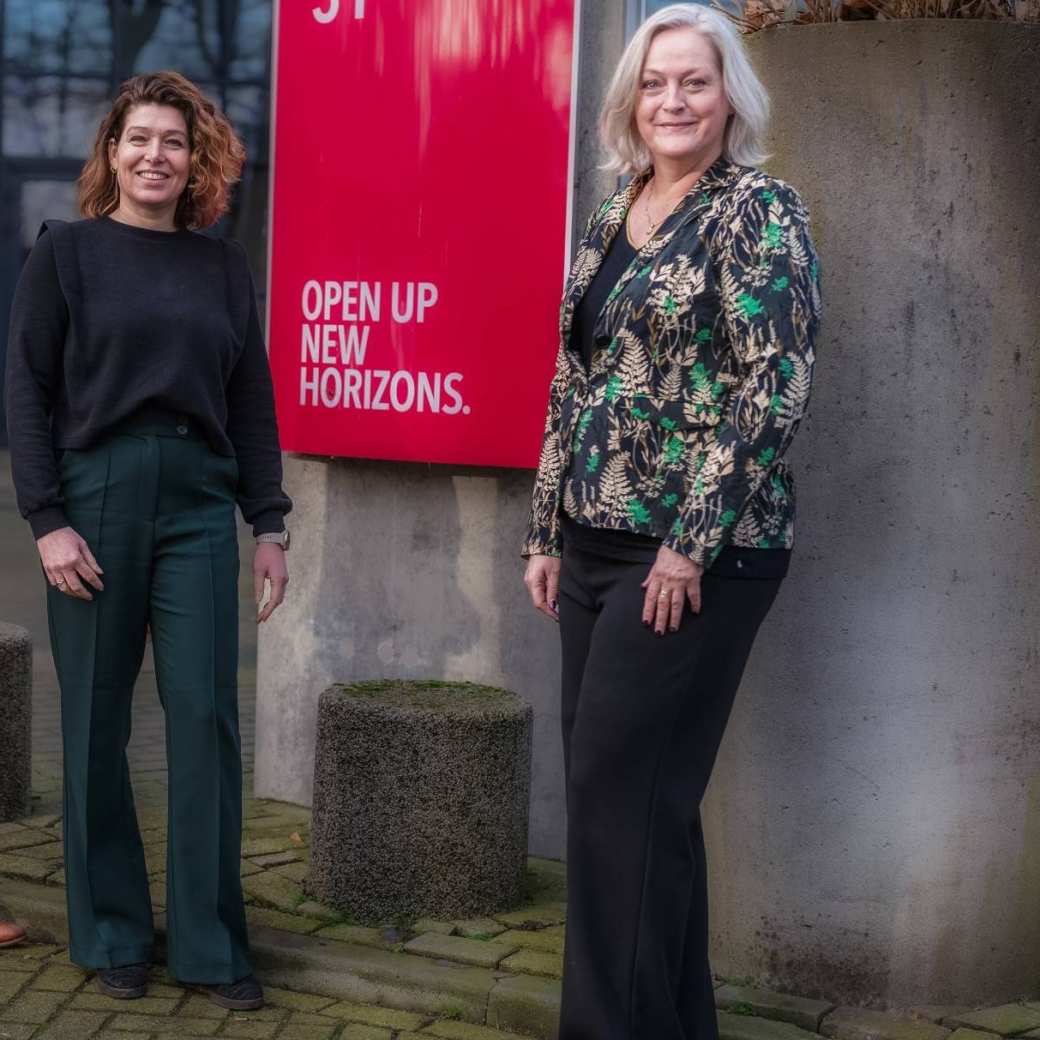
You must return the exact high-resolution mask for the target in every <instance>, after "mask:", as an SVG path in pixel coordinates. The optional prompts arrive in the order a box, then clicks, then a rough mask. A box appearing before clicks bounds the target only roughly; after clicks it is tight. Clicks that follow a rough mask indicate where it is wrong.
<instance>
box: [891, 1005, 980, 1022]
mask: <svg viewBox="0 0 1040 1040" xmlns="http://www.w3.org/2000/svg"><path fill="white" fill-rule="evenodd" d="M968 1011H971V1008H970V1007H968V1006H967V1005H966V1004H917V1005H915V1006H914V1007H912V1008H908V1009H907V1012H906V1013H907V1014H908V1015H909V1016H910V1017H911V1018H923V1019H924V1020H925V1021H926V1022H934V1023H935V1024H936V1025H938V1024H939V1023H941V1022H942V1020H943V1019H944V1018H949V1017H950V1016H951V1015H963V1014H964V1013H965V1012H968Z"/></svg>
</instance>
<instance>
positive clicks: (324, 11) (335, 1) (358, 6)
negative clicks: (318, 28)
mask: <svg viewBox="0 0 1040 1040" xmlns="http://www.w3.org/2000/svg"><path fill="white" fill-rule="evenodd" d="M328 5H329V6H328V7H327V8H323V7H315V8H314V10H313V12H312V13H313V14H314V20H315V21H316V22H321V24H322V25H328V24H329V23H330V22H334V21H335V20H336V18H337V17H338V16H339V0H328ZM354 17H355V18H364V17H365V0H354Z"/></svg>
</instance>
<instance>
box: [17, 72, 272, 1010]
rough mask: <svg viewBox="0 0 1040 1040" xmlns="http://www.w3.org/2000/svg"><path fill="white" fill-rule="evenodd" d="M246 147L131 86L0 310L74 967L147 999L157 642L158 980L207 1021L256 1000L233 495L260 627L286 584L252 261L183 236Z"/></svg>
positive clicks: (216, 205)
mask: <svg viewBox="0 0 1040 1040" xmlns="http://www.w3.org/2000/svg"><path fill="white" fill-rule="evenodd" d="M244 158H245V154H244V150H243V148H242V145H241V143H240V142H239V140H238V138H237V136H236V135H235V133H234V131H233V130H232V128H231V126H230V124H229V123H228V122H227V120H226V119H225V118H224V116H223V115H221V113H220V112H218V111H217V110H216V108H215V107H214V106H213V104H212V103H211V102H210V101H208V100H207V99H206V98H205V97H204V96H203V95H202V93H201V92H200V91H199V90H198V88H197V87H195V86H194V84H192V83H191V82H189V81H188V80H187V79H185V78H184V77H183V76H181V75H179V74H177V73H175V72H160V73H155V74H152V75H142V76H135V77H134V78H132V79H130V80H128V81H127V82H126V83H124V84H123V85H122V87H121V88H120V90H119V93H118V95H117V97H116V99H115V102H114V103H113V106H112V108H111V110H110V111H109V113H108V114H107V115H106V116H105V118H104V119H103V120H102V122H101V126H100V129H99V130H98V134H97V139H96V141H95V145H94V150H93V154H92V155H91V156H90V158H89V159H88V160H87V163H86V165H85V167H84V169H83V174H82V177H81V179H80V209H81V212H82V213H83V215H84V217H85V219H83V220H80V221H76V222H73V223H64V222H61V221H48V222H47V224H46V225H45V226H44V230H43V231H42V232H41V235H40V237H39V239H38V241H37V243H36V246H35V247H34V249H33V250H32V253H31V254H30V256H29V259H28V260H27V262H26V265H25V269H24V271H23V272H22V276H21V279H20V281H19V283H18V288H17V291H16V296H15V301H14V305H13V308H12V313H11V332H10V338H9V340H8V362H7V417H8V431H9V436H10V446H11V462H12V468H13V472H14V480H15V488H16V491H17V495H18V503H19V508H20V510H21V512H22V515H23V516H24V517H25V518H26V519H27V520H28V522H29V524H30V526H31V528H32V533H33V536H34V537H35V539H36V546H37V549H38V550H39V553H40V558H41V562H42V565H43V571H44V574H45V575H46V578H47V582H48V585H49V588H48V590H47V597H48V599H47V603H48V611H49V616H50V629H51V644H52V648H53V651H54V661H55V665H56V667H57V672H58V680H59V684H60V686H61V721H62V732H63V744H64V766H65V801H64V819H63V828H64V840H65V875H66V892H67V899H68V913H69V936H70V943H69V955H70V957H71V959H72V960H73V961H74V962H75V963H76V964H79V965H80V966H81V967H85V968H96V969H97V970H98V985H99V987H100V989H101V990H102V992H104V993H107V994H108V995H109V996H113V997H120V998H133V997H140V996H143V995H144V993H145V991H146V988H147V982H148V961H149V959H150V957H151V952H152V907H151V899H150V896H149V890H148V872H147V869H146V867H145V859H144V854H143V851H142V844H141V836H140V833H139V830H138V826H137V819H136V814H135V811H134V803H133V793H132V790H131V787H130V776H129V769H128V767H127V760H126V745H127V741H128V740H129V737H130V703H131V695H132V693H133V687H134V682H135V680H136V678H137V674H138V672H139V670H140V667H141V660H142V656H143V653H144V648H145V633H146V630H147V629H150V630H151V635H152V643H153V650H154V656H155V674H156V680H157V683H158V687H159V696H160V698H161V700H162V704H163V708H164V710H165V712H166V748H167V765H168V771H169V827H168V850H167V866H166V869H167V875H166V890H167V900H166V919H167V965H168V969H169V971H170V973H171V974H172V975H173V976H174V977H175V978H176V979H178V980H180V981H182V982H188V983H197V984H202V985H205V986H207V987H208V988H209V990H210V994H211V996H212V998H213V999H214V1000H215V1001H216V1002H217V1003H218V1004H220V1005H221V1006H222V1007H227V1008H234V1009H241V1010H244V1009H250V1008H256V1007H259V1006H260V1005H261V1004H262V1002H263V997H262V992H261V989H260V986H259V984H258V983H257V982H256V980H255V979H254V978H253V977H252V975H251V973H250V966H249V959H248V949H247V938H246V922H245V912H244V907H243V900H242V889H241V884H240V880H239V852H240V844H241V841H240V838H241V814H242V770H241V758H240V750H239V734H238V704H237V686H236V674H237V661H238V588H237V586H238V542H237V533H236V525H235V504H236V501H237V503H238V505H239V506H240V507H241V510H242V514H243V516H244V517H245V519H246V520H247V521H248V522H249V523H250V524H252V527H253V534H254V535H255V537H256V541H257V543H258V544H257V547H256V554H255V557H254V561H253V576H254V581H255V586H256V592H257V599H258V602H259V601H260V597H261V593H262V592H263V591H264V588H265V586H266V585H267V584H268V583H269V585H270V590H271V594H270V597H269V598H268V600H267V603H266V605H265V606H264V607H263V609H262V611H261V612H260V614H259V616H258V620H259V621H263V620H265V619H266V618H267V617H268V616H270V613H271V611H273V610H274V609H275V608H276V607H277V606H278V604H279V603H280V602H281V600H282V596H283V594H284V590H285V585H286V582H287V580H288V577H287V572H286V566H285V559H284V551H285V549H286V548H287V534H286V532H285V525H284V517H285V514H286V513H287V512H288V511H289V509H290V508H291V503H290V502H289V499H288V498H287V497H286V496H285V493H284V492H283V491H282V486H281V485H282V466H281V454H280V451H279V445H278V429H277V426H276V423H275V414H274V400H273V394H272V389H271V377H270V372H269V370H268V365H267V354H266V351H265V348H264V343H263V338H262V336H261V332H260V323H259V318H258V315H257V309H256V301H255V299H254V293H253V286H252V281H251V277H250V273H249V268H248V265H247V262H246V255H245V251H244V250H243V249H242V247H241V246H239V245H237V244H236V243H234V242H230V241H223V240H220V239H216V238H210V237H206V236H204V235H201V234H198V233H197V230H198V229H204V228H208V227H211V226H212V225H213V224H215V223H216V221H217V220H218V219H219V218H220V217H221V215H222V214H223V213H224V212H225V210H226V209H227V204H228V194H229V191H230V189H231V186H232V185H233V184H234V183H235V181H236V180H237V179H238V176H239V173H240V171H241V168H242V164H243V161H244Z"/></svg>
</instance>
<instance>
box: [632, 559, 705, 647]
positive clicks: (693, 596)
mask: <svg viewBox="0 0 1040 1040" xmlns="http://www.w3.org/2000/svg"><path fill="white" fill-rule="evenodd" d="M703 573H704V568H703V567H702V566H701V565H700V564H699V563H694V562H693V560H691V559H689V558H688V557H686V556H683V555H682V553H677V552H676V551H675V550H674V549H669V548H668V547H667V546H664V545H662V546H661V548H660V549H658V550H657V559H656V560H655V561H654V565H653V567H651V568H650V573H649V574H648V575H647V576H646V581H644V582H643V585H642V587H643V588H644V589H646V596H645V597H644V598H643V624H644V625H653V627H654V631H655V632H656V633H657V634H658V635H659V636H663V635H664V630H665V629H666V628H667V629H668V630H669V631H671V632H678V631H679V621H680V619H681V618H682V612H683V601H684V600H687V599H688V600H689V601H690V609H691V610H692V611H693V612H694V614H699V613H700V612H701V575H702V574H703Z"/></svg>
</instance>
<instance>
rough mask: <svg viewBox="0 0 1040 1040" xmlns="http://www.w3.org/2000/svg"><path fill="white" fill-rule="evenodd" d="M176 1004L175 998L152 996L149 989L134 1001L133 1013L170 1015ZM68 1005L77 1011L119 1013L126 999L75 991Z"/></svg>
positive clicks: (123, 1009)
mask: <svg viewBox="0 0 1040 1040" xmlns="http://www.w3.org/2000/svg"><path fill="white" fill-rule="evenodd" d="M177 1004H178V1001H177V1000H170V999H169V998H166V997H153V996H152V995H151V991H150V990H149V993H148V996H146V997H139V998H138V999H136V1000H135V1001H134V1010H133V1013H134V1014H135V1015H172V1014H173V1009H174V1008H175V1007H176V1006H177ZM69 1007H71V1008H76V1009H77V1010H78V1011H108V1012H113V1011H114V1012H117V1013H119V1012H123V1011H126V1001H125V1000H117V999H116V998H115V997H107V996H105V994H104V993H97V992H88V993H77V994H76V995H75V996H74V997H73V998H72V1000H71V1001H69Z"/></svg>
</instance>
